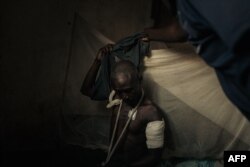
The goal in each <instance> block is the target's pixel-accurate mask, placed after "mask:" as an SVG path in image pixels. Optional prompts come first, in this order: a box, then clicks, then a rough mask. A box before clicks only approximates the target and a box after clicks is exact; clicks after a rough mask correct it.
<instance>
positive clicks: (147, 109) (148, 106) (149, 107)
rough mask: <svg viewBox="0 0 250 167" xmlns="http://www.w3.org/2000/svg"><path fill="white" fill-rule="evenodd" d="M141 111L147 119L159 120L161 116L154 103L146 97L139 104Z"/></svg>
mask: <svg viewBox="0 0 250 167" xmlns="http://www.w3.org/2000/svg"><path fill="white" fill-rule="evenodd" d="M141 113H142V114H143V117H144V118H145V119H146V120H148V121H154V120H161V119H162V118H163V117H162V114H161V112H160V111H159V110H158V108H157V107H156V105H155V104H154V103H153V102H152V101H150V100H148V99H146V100H144V102H143V104H142V105H141Z"/></svg>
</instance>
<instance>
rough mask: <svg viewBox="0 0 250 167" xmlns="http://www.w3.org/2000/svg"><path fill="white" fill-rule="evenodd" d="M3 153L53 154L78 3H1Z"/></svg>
mask: <svg viewBox="0 0 250 167" xmlns="http://www.w3.org/2000/svg"><path fill="white" fill-rule="evenodd" d="M0 9H1V29H0V30H1V31H0V33H1V34H0V37H1V38H0V42H1V43H0V44H1V54H0V77H1V78H0V98H1V100H0V104H1V108H0V111H1V112H0V150H1V152H11V151H18V150H53V149H57V147H58V145H59V144H60V137H59V135H60V119H61V118H60V110H61V106H62V100H63V90H64V82H65V78H66V71H67V61H68V55H69V48H70V40H71V32H72V31H71V30H72V22H73V19H74V10H75V5H74V1H69V0H35V1H34V0H23V1H18V0H15V1H13V0H10V1H4V2H2V1H1V4H0Z"/></svg>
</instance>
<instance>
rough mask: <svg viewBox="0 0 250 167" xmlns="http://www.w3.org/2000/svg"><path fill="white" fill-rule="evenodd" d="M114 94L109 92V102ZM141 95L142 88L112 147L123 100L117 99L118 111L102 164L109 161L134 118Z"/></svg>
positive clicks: (141, 98)
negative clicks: (138, 98)
mask: <svg viewBox="0 0 250 167" xmlns="http://www.w3.org/2000/svg"><path fill="white" fill-rule="evenodd" d="M114 94H115V93H114V91H112V92H111V94H110V98H109V101H110V103H112V101H111V99H112V98H113V96H114ZM143 97H144V90H143V89H142V95H141V97H140V100H139V102H138V103H137V105H136V106H135V107H134V108H132V109H131V110H130V111H129V114H128V120H127V122H126V124H125V126H124V128H123V130H122V132H121V134H120V136H119V137H118V139H117V141H116V143H115V144H114V147H113V148H112V146H113V142H114V137H115V132H116V129H117V125H118V121H119V116H120V112H121V108H122V102H123V100H119V109H118V112H117V116H116V120H115V127H114V129H113V133H112V137H111V141H110V145H109V149H108V155H107V158H106V160H105V161H104V162H103V163H102V166H105V165H106V164H107V163H108V162H109V160H110V158H111V156H112V155H113V153H114V151H115V149H116V148H117V145H118V144H119V142H120V140H121V138H122V136H123V134H124V132H125V131H126V129H127V127H128V125H129V123H130V121H131V119H134V118H135V115H136V113H137V108H138V107H139V106H140V104H141V102H142V100H143ZM117 100H118V99H116V105H117V104H118V103H117ZM110 103H109V104H110ZM109 104H108V105H107V107H108V108H110V106H109Z"/></svg>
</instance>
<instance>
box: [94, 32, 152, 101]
mask: <svg viewBox="0 0 250 167" xmlns="http://www.w3.org/2000/svg"><path fill="white" fill-rule="evenodd" d="M143 36H144V33H136V34H134V35H132V36H129V37H126V38H123V39H122V40H120V41H118V42H117V43H116V44H115V45H114V47H113V50H112V51H111V53H110V55H108V56H105V57H104V59H103V60H102V63H101V67H100V69H99V73H98V75H97V78H96V82H95V85H94V93H93V97H92V99H93V100H106V99H107V98H108V96H109V93H110V92H111V88H110V72H111V69H112V68H113V66H114V64H115V62H116V60H115V57H118V58H119V59H123V60H130V61H131V62H133V63H134V64H135V66H136V67H138V68H139V66H140V64H141V61H140V60H141V59H142V58H143V57H144V56H145V55H147V54H148V53H149V43H148V42H143V41H141V40H139V39H140V38H142V37H143Z"/></svg>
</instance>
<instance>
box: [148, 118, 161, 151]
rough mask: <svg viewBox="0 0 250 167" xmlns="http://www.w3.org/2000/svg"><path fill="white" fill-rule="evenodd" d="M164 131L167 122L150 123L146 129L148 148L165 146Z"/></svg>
mask: <svg viewBox="0 0 250 167" xmlns="http://www.w3.org/2000/svg"><path fill="white" fill-rule="evenodd" d="M164 129H165V122H164V120H162V121H153V122H149V123H148V124H147V127H146V138H147V141H146V143H147V147H148V148H149V149H152V148H161V147H163V144H164Z"/></svg>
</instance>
